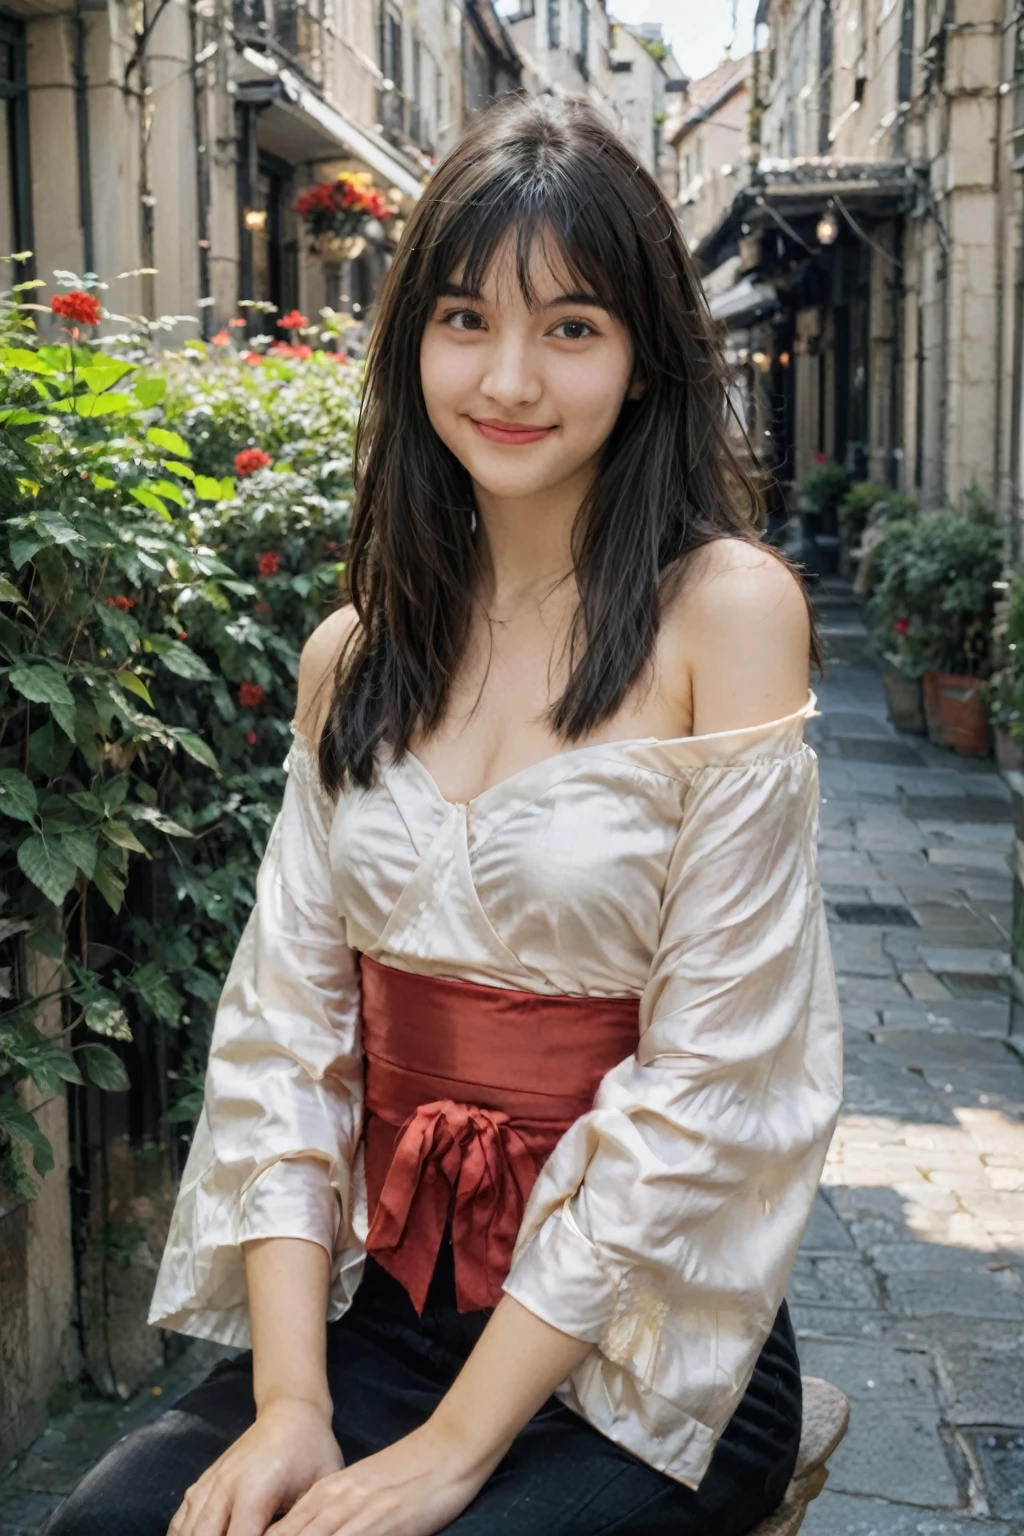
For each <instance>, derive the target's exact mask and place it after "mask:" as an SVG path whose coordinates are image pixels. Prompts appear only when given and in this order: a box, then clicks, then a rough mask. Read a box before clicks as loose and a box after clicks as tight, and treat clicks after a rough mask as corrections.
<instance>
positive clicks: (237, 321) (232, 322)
mask: <svg viewBox="0 0 1024 1536" xmlns="http://www.w3.org/2000/svg"><path fill="white" fill-rule="evenodd" d="M244 324H245V321H244V320H243V319H242V318H241V317H240V316H239V315H236V316H235V318H234V319H233V320H229V321H228V325H230V326H231V328H232V330H234V329H236V327H238V326H241V325H244Z"/></svg>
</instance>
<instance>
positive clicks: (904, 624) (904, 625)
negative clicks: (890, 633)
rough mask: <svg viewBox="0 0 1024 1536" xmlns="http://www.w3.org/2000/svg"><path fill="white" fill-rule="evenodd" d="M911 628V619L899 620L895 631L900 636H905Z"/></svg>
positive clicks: (895, 625) (894, 627) (894, 626)
mask: <svg viewBox="0 0 1024 1536" xmlns="http://www.w3.org/2000/svg"><path fill="white" fill-rule="evenodd" d="M909 628H910V620H909V619H897V620H896V623H895V624H894V625H893V629H894V630H895V631H896V633H897V634H898V635H905V634H906V633H907V630H908V629H909Z"/></svg>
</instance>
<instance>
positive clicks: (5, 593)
mask: <svg viewBox="0 0 1024 1536" xmlns="http://www.w3.org/2000/svg"><path fill="white" fill-rule="evenodd" d="M0 603H17V605H18V607H19V608H24V607H25V599H24V598H23V597H22V595H21V593H20V592H19V591H18V589H17V587H16V586H15V585H14V582H13V581H8V579H7V577H6V576H0Z"/></svg>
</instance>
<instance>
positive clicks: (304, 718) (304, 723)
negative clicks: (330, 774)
mask: <svg viewBox="0 0 1024 1536" xmlns="http://www.w3.org/2000/svg"><path fill="white" fill-rule="evenodd" d="M358 628H359V619H358V616H357V614H356V611H355V609H354V608H353V607H352V605H351V603H346V605H345V607H344V608H337V609H335V611H334V612H333V613H331V614H329V615H328V616H327V618H326V619H324V621H323V623H322V624H318V625H317V627H316V629H314V631H313V633H312V634H311V635H310V637H309V639H308V640H307V641H306V643H305V645H304V646H303V647H302V657H301V659H300V661H299V697H298V703H297V705H296V709H295V723H296V725H297V726H298V728H299V730H300V731H302V732H303V734H304V735H306V736H308V737H309V739H310V741H317V740H319V737H320V732H321V731H322V730H323V725H324V721H325V720H326V718H327V711H328V709H329V708H330V703H331V694H332V692H333V690H334V677H335V672H336V671H337V666H338V662H339V661H340V660H341V658H342V656H343V655H344V653H345V651H346V650H347V649H348V647H349V646H350V645H351V644H352V642H353V640H354V639H355V636H356V632H357V630H358Z"/></svg>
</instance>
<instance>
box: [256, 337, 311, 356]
mask: <svg viewBox="0 0 1024 1536" xmlns="http://www.w3.org/2000/svg"><path fill="white" fill-rule="evenodd" d="M267 351H268V352H272V353H273V354H274V356H275V357H312V356H313V348H312V347H307V346H306V345H305V343H302V342H300V344H299V345H298V346H297V347H293V346H292V344H291V342H290V341H272V342H271V343H270V346H269V347H268V348H267Z"/></svg>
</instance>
